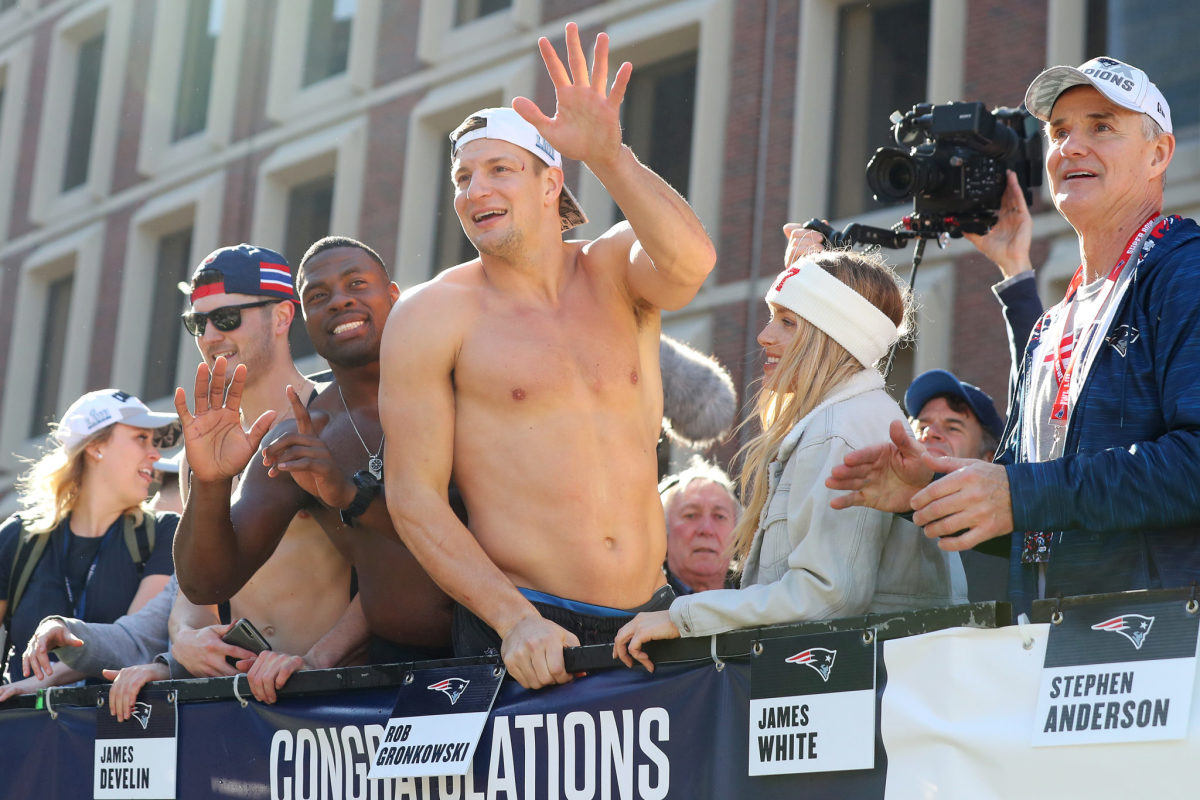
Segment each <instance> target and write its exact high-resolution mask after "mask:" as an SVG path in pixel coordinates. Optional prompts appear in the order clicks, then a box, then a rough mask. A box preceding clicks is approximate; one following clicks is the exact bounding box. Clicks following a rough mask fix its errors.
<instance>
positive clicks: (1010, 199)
mask: <svg viewBox="0 0 1200 800" xmlns="http://www.w3.org/2000/svg"><path fill="white" fill-rule="evenodd" d="M1007 180H1008V185H1007V186H1006V187H1005V189H1004V197H1003V198H1001V201H1000V213H999V215H998V216H999V221H998V222H997V223H996V224H995V226H994V227H993V228H992V229H991V230H990V231H988V233H987V235H985V236H979V235H978V234H974V233H966V234H963V237H964V238H966V239H967V240H968V241H969V242H970V243H971V244H973V245H975V248H976V249H977V250H979V252H981V253H983V254H984V255H985V256H987V257H988V258H989V259H991V261H992V263H994V264H995V265H996V266H997V267H999V268H1000V272H1001V273H1003V274H1004V277H1006V278H1011V277H1012V276H1013V275H1016V274H1017V273H1018V272H1025V271H1027V270H1031V269H1033V263H1032V262H1031V261H1030V259H1029V247H1030V245H1031V244H1032V242H1033V217H1032V216H1031V215H1030V214H1029V206H1028V205H1026V204H1025V194H1024V193H1023V192H1022V191H1021V184H1020V182H1018V181H1017V174H1016V173H1015V172H1013V171H1012V170H1011V169H1010V170H1009V171H1008V177H1007Z"/></svg>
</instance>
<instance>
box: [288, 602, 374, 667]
mask: <svg viewBox="0 0 1200 800" xmlns="http://www.w3.org/2000/svg"><path fill="white" fill-rule="evenodd" d="M370 638H371V630H370V628H369V627H368V626H367V617H366V615H365V614H363V610H362V596H361V595H355V596H354V599H353V600H351V601H350V605H348V606H346V610H345V611H343V612H342V615H341V616H340V617H338V620H337V622H335V623H334V624H333V627H332V628H330V629H329V630H328V631H326V632H325V635H323V636H322V637H321V638H320V639H318V640H317V641H316V642H315V643H314V644H313V646H312V647H310V648H309V650H308V652H307V653H305V654H304V661H305V663H306V664H309V665H311V666H312V667H314V668H316V669H329V668H330V667H341V666H346V665H347V662H348V661H349V660H350V659H351V658H352V657H353V656H355V655H356V654H358V653H360V652H364V651H365V649H366V644H367V642H368V640H369V639H370Z"/></svg>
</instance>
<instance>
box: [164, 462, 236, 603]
mask: <svg viewBox="0 0 1200 800" xmlns="http://www.w3.org/2000/svg"><path fill="white" fill-rule="evenodd" d="M232 488H233V481H231V480H220V481H211V482H209V481H195V482H193V484H192V487H191V491H190V492H189V493H188V502H187V505H186V506H185V507H184V510H183V517H182V518H181V519H180V520H179V529H178V530H177V531H176V533H175V572H176V573H177V574H178V576H179V586H180V589H181V590H182V591H183V593H184V594H186V595H187V596H188V597H189V598H191V599H192V600H193V601H194V602H198V603H219V602H224V601H225V600H228V599H229V598H230V596H232V595H233V594H234V593H236V592H237V590H238V589H240V588H241V586H242V584H243V583H244V582H245V581H244V579H243V580H241V581H239V580H238V575H237V572H238V570H237V553H238V549H239V548H238V540H237V532H236V531H235V530H234V528H233V522H232V520H231V519H230V504H229V496H230V494H231V492H232Z"/></svg>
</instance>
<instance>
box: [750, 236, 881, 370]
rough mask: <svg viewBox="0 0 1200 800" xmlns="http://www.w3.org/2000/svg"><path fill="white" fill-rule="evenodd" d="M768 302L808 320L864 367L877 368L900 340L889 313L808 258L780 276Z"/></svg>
mask: <svg viewBox="0 0 1200 800" xmlns="http://www.w3.org/2000/svg"><path fill="white" fill-rule="evenodd" d="M766 301H767V302H768V303H775V304H776V305H779V306H783V307H784V308H786V309H787V310H789V311H791V312H793V313H795V314H798V315H799V316H801V317H803V318H804V319H806V320H808V321H809V322H811V323H812V324H813V325H815V326H817V328H819V329H820V330H822V331H824V332H825V334H826V335H828V336H829V337H830V338H831V339H833V340H834V341H835V342H837V343H838V344H840V345H841V346H842V347H844V348H846V351H847V352H848V353H850V355H852V356H854V357H855V358H856V359H858V360H859V362H860V363H862V365H863V366H865V367H870V366H874V365H875V363H876V362H878V361H879V359H881V358H883V357H884V356H885V355H887V351H888V348H889V347H891V346H892V345H893V344H894V343H895V341H896V340H897V339H898V338H900V334H899V331H898V330H897V329H896V324H895V323H894V322H892V321H891V320H890V319H888V316H887V314H884V313H883V312H882V311H880V310H879V309H878V308H876V307H875V305H874V304H873V303H872V302H871V301H870V300H868V299H867V298H865V297H863V296H862V295H861V294H859V293H858V292H856V291H854V290H853V289H851V288H850V287H849V286H847V285H846V284H844V283H842V282H841V281H839V280H838V279H837V278H835V277H833V276H832V275H830V274H829V273H828V272H826V271H825V270H824V269H822V268H821V267H820V266H819V265H818V264H817V263H816V262H815V261H812V260H811V259H808V258H802V259H799V260H797V261H796V262H795V263H794V264H793V265H792V266H791V267H789V268H787V269H786V270H784V271H783V272H781V273H779V275H778V277H776V278H775V281H774V282H773V283H772V284H771V288H770V289H768V290H767V296H766Z"/></svg>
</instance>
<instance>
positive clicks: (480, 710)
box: [367, 664, 504, 778]
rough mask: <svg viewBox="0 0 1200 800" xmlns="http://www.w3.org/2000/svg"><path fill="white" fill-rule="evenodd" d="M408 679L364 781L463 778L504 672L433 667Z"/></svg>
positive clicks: (485, 666)
mask: <svg viewBox="0 0 1200 800" xmlns="http://www.w3.org/2000/svg"><path fill="white" fill-rule="evenodd" d="M409 676H411V677H412V680H411V681H410V680H408V678H407V677H406V678H405V684H404V685H403V686H402V687H400V696H399V698H397V700H396V707H395V709H394V710H393V711H392V717H391V719H389V720H388V724H387V728H386V729H385V730H384V734H383V739H382V740H381V741H380V743H379V749H377V750H376V751H375V753H374V755H372V756H371V770H370V772H369V773H368V774H367V777H368V778H424V777H434V776H442V775H465V774H466V773H467V770H468V769H470V767H471V758H472V757H473V756H474V755H475V745H477V744H478V743H479V737H480V736H481V735H482V734H483V726H484V725H486V724H487V719H488V714H489V713H490V712H491V710H492V703H494V702H495V701H496V694H497V693H498V692H499V691H500V683H501V681H503V680H504V667H502V666H498V665H492V664H476V665H472V666H468V667H438V668H436V669H419V670H413V671H412V672H411V673H409Z"/></svg>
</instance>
